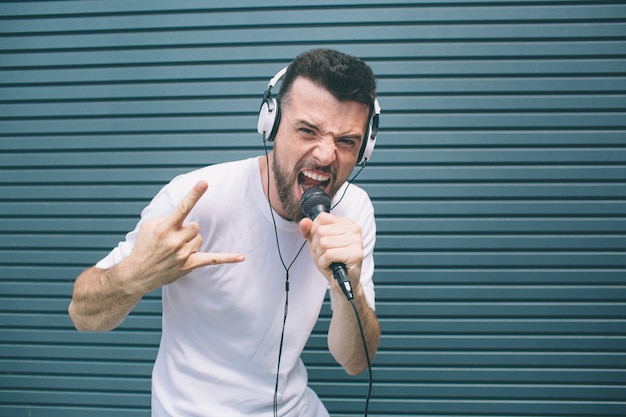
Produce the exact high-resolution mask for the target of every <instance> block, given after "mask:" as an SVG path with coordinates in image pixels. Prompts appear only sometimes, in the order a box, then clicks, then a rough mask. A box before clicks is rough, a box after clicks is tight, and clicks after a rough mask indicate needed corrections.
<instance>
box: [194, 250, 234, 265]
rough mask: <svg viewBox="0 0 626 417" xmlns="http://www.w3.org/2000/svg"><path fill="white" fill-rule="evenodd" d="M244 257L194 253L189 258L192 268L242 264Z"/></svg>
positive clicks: (226, 254)
mask: <svg viewBox="0 0 626 417" xmlns="http://www.w3.org/2000/svg"><path fill="white" fill-rule="evenodd" d="M245 259H246V257H245V256H244V255H243V254H241V253H209V252H196V253H194V254H192V255H191V256H190V257H189V260H190V261H191V262H192V263H193V264H194V266H193V267H194V268H198V267H201V266H207V265H219V264H232V263H237V262H243V261H244V260H245Z"/></svg>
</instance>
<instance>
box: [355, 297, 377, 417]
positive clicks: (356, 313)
mask: <svg viewBox="0 0 626 417" xmlns="http://www.w3.org/2000/svg"><path fill="white" fill-rule="evenodd" d="M349 301H350V304H351V305H352V309H353V310H354V316H355V317H356V321H357V323H358V325H359V332H361V341H362V342H363V352H364V353H365V360H366V361H367V372H368V375H369V384H368V389H367V397H366V398H365V410H364V411H363V416H364V417H367V413H368V409H369V404H370V398H371V396H372V385H373V380H374V379H373V378H372V363H371V361H370V354H369V351H368V349H367V342H366V341H365V332H364V331H363V324H361V316H360V315H359V311H358V309H357V308H356V304H355V303H354V299H352V300H349Z"/></svg>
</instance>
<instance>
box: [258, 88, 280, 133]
mask: <svg viewBox="0 0 626 417" xmlns="http://www.w3.org/2000/svg"><path fill="white" fill-rule="evenodd" d="M279 124H280V108H279V106H278V102H277V101H276V100H275V99H273V98H268V99H266V100H264V101H263V104H261V109H260V110H259V120H258V122H257V132H259V133H260V134H262V135H263V141H270V142H271V141H273V140H274V137H275V136H276V131H278V125H279Z"/></svg>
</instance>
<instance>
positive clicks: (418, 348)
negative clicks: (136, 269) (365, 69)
mask: <svg viewBox="0 0 626 417" xmlns="http://www.w3.org/2000/svg"><path fill="white" fill-rule="evenodd" d="M625 40H626V2H622V1H559V0H553V1H541V0H538V1H506V0H500V1H493V0H491V1H490V0H483V1H480V2H473V1H463V0H449V1H408V0H405V1H403V0H398V1H394V2H388V3H386V2H383V1H381V0H378V1H374V0H360V1H357V0H343V1H342V0H339V1H337V0H334V1H329V0H316V1H309V2H306V1H294V0H290V1H288V0H264V1H263V2H255V1H252V0H248V1H244V0H232V1H212V2H205V1H199V0H198V1H164V0H158V1H157V0H152V1H149V0H139V1H122V0H111V1H49V2H30V1H23V2H20V1H14V2H2V3H0V416H3V417H5V416H6V417H9V416H10V417H13V416H46V417H50V416H62V417H72V416H81V417H82V416H90V417H99V416H107V417H116V416H119V417H122V416H124V417H126V416H130V417H133V416H144V417H145V416H148V415H149V411H148V410H149V396H150V395H149V391H150V382H149V380H150V370H151V366H152V361H153V359H154V356H155V354H156V347H157V345H158V342H159V336H160V301H159V294H158V293H154V294H150V295H149V296H147V297H146V298H145V299H144V300H143V301H142V302H141V304H140V305H139V306H138V308H137V309H136V311H135V312H133V313H132V314H131V316H130V317H129V318H128V319H127V321H126V322H125V323H124V324H123V325H122V326H121V327H120V328H119V329H117V330H115V331H113V332H110V333H105V334H81V333H78V332H76V331H75V330H73V328H72V326H71V323H70V321H69V319H68V317H67V314H66V308H67V305H68V303H69V299H70V295H71V290H72V283H73V280H74V278H75V276H76V275H77V274H78V273H80V271H81V270H82V269H84V268H86V267H88V266H90V265H92V264H94V263H95V262H96V261H97V260H98V259H100V258H101V257H102V256H104V254H106V252H107V251H108V250H109V249H110V248H111V247H112V246H113V245H115V244H116V243H117V241H118V240H120V239H121V238H123V235H124V233H125V232H126V231H128V230H130V229H131V228H133V226H134V224H135V222H136V220H137V218H138V214H139V212H140V210H141V209H142V207H143V206H144V205H145V204H146V203H147V201H148V200H149V199H150V198H151V197H152V196H153V195H154V194H155V193H156V191H157V190H158V189H159V188H160V187H161V186H162V185H163V184H164V183H166V182H167V181H168V180H169V179H170V178H172V177H173V176H174V175H177V174H179V173H182V172H186V171H188V170H191V169H194V168H196V167H199V166H203V165H206V164H213V163H217V162H221V161H227V160H233V159H239V158H246V157H249V156H254V155H258V154H260V153H261V152H262V148H261V139H260V137H259V135H258V134H256V132H255V127H256V112H257V110H258V107H259V105H260V98H261V94H262V92H263V90H264V89H265V86H266V84H267V81H268V80H269V78H270V77H271V76H272V75H273V74H274V73H275V72H276V71H277V70H278V69H280V68H281V67H282V66H283V65H285V64H287V63H288V62H289V61H290V60H291V59H292V58H293V57H294V56H295V55H297V54H298V53H300V52H301V51H303V50H306V49H310V48H313V47H320V46H325V47H332V48H336V49H339V50H342V51H344V52H348V53H351V54H355V55H357V56H360V57H362V58H363V59H364V60H366V61H367V62H368V63H369V64H370V65H371V66H372V67H373V69H374V71H375V72H376V74H377V76H378V79H379V82H378V86H379V95H380V102H381V105H382V107H383V115H382V116H381V132H380V135H379V140H378V145H377V149H376V150H375V152H374V156H373V158H372V161H371V163H370V164H369V165H368V167H367V168H366V169H365V170H364V171H363V173H362V174H361V175H360V176H359V180H358V183H359V184H360V185H361V186H362V187H364V188H365V189H367V190H368V191H369V193H370V195H371V197H372V199H373V202H374V205H375V208H376V212H377V218H378V232H379V233H378V244H377V250H376V261H377V274H376V277H375V278H376V282H377V300H378V304H377V306H378V307H377V312H378V314H379V317H380V320H381V323H382V327H383V339H382V342H381V348H380V351H379V354H378V356H377V358H376V361H375V364H374V389H373V397H372V401H371V404H370V415H371V416H417V415H420V416H453V417H470V416H471V417H487V416H493V417H495V416H497V417H519V416H535V417H562V416H579V417H601V416H624V415H626V387H625V385H626V222H625V221H624V220H625V219H626V135H625V128H626V117H625V111H626V42H625ZM328 317H329V313H328V308H327V307H325V310H324V314H323V317H322V319H321V320H320V323H319V325H318V326H317V327H316V329H315V333H314V335H313V337H312V338H311V340H310V343H309V345H308V347H307V349H306V351H305V354H304V359H305V361H306V362H307V364H308V365H309V369H310V378H311V385H312V387H313V388H314V389H315V390H316V391H317V392H318V393H319V395H320V396H321V397H322V399H323V400H324V402H325V404H326V405H327V407H328V408H329V410H330V411H331V413H332V415H333V416H359V415H362V410H363V406H364V400H365V394H366V391H367V389H366V388H367V387H366V382H367V379H366V377H365V375H361V376H359V377H356V378H351V377H348V376H347V375H345V374H344V373H343V371H342V370H341V369H340V368H339V367H338V366H337V365H335V364H334V363H333V362H332V359H331V358H330V356H329V354H328V353H327V351H326V348H325V332H326V328H327V325H328Z"/></svg>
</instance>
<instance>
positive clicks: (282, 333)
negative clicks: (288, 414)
mask: <svg viewBox="0 0 626 417" xmlns="http://www.w3.org/2000/svg"><path fill="white" fill-rule="evenodd" d="M263 148H264V149H265V163H266V165H267V167H266V169H267V202H268V205H269V208H270V215H271V216H272V223H273V224H274V236H275V237H276V248H277V249H278V258H279V259H280V263H281V264H282V265H283V268H284V269H285V312H284V314H283V325H282V329H281V331H280V343H279V345H278V363H277V365H276V383H275V385H274V400H273V403H272V408H273V410H274V417H278V382H279V379H280V361H281V358H282V356H283V342H284V341H285V325H286V323H287V312H288V311H289V270H290V269H291V266H292V265H293V263H294V262H295V261H296V259H297V258H298V256H300V253H301V252H302V249H304V245H306V240H305V241H304V242H303V243H302V246H300V249H299V250H298V253H296V256H294V258H293V260H292V261H291V263H290V264H289V266H287V265H286V264H285V261H284V260H283V255H282V253H281V251H280V241H279V239H278V228H277V227H276V219H275V218H274V209H273V208H272V202H271V200H270V161H269V156H268V152H267V144H266V143H265V141H263Z"/></svg>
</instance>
